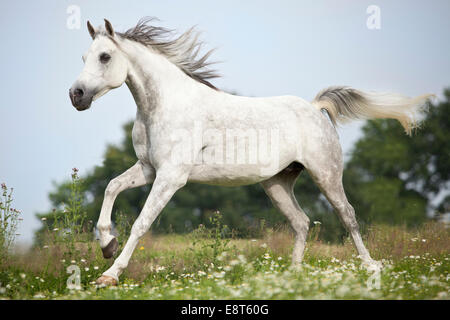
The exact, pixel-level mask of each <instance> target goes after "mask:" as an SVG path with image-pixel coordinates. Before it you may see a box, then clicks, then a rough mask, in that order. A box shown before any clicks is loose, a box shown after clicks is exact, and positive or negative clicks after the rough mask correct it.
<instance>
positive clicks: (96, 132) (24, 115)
mask: <svg viewBox="0 0 450 320" xmlns="http://www.w3.org/2000/svg"><path fill="white" fill-rule="evenodd" d="M373 4H374V5H377V6H379V7H380V9H381V29H380V30H369V29H368V28H367V26H366V20H367V18H368V14H367V13H366V9H367V7H368V6H369V5H373ZM69 5H78V6H79V7H80V9H81V29H79V30H77V29H75V30H70V29H68V28H67V27H66V20H67V17H68V14H67V13H66V10H67V7H68V6H69ZM449 12H450V1H448V0H443V1H437V0H433V1H392V0H389V1H381V0H371V1H365V0H358V1H356V0H353V1H352V0H345V1H298V0H296V1H287V0H284V1H283V0H280V1H261V0H259V1H250V0H246V1H234V0H233V1H231V0H229V1H222V2H221V3H219V2H218V1H206V0H204V1H192V0H191V1H126V2H125V1H120V2H119V1H110V0H109V1H76V0H72V1H61V0H58V1H56V0H54V1H23V0H19V1H2V2H1V3H0V33H1V41H2V44H1V51H0V65H1V71H2V78H1V80H0V92H1V97H2V98H1V102H0V130H1V136H0V182H5V183H7V185H8V186H11V187H14V189H15V190H14V194H15V197H14V198H15V200H14V206H15V207H16V208H17V209H20V210H22V213H23V218H24V221H23V222H22V224H21V228H20V233H21V234H22V235H21V237H20V238H19V239H20V240H21V241H29V240H31V239H32V231H33V229H35V228H37V227H38V226H39V221H38V220H37V219H36V218H35V217H34V214H35V212H37V211H45V210H47V209H49V201H48V199H47V194H48V192H49V191H50V190H52V181H57V182H60V181H62V180H64V179H66V178H68V177H69V176H70V171H71V168H72V167H78V168H79V169H80V173H81V174H84V173H86V172H87V171H88V170H90V169H92V168H93V167H94V166H95V165H100V164H101V163H102V155H103V152H104V150H105V147H106V144H107V143H118V142H119V141H120V140H121V139H122V124H123V123H125V122H126V121H128V120H130V119H133V117H134V114H135V111H136V107H135V104H134V101H133V99H132V97H131V94H130V93H129V91H128V89H127V88H126V86H123V87H121V88H119V89H117V90H114V91H112V92H110V93H108V95H106V96H104V97H102V98H101V99H100V100H98V101H97V102H95V103H94V105H93V106H92V108H91V110H89V111H86V112H77V111H76V110H75V109H74V108H73V107H72V106H71V104H70V101H69V98H68V89H69V87H70V86H71V85H72V83H73V81H74V80H75V79H76V77H77V76H78V74H79V73H80V71H81V69H82V60H81V55H82V54H83V53H84V52H85V51H86V49H87V48H88V47H89V45H90V42H91V39H90V37H89V35H88V33H87V31H86V28H85V24H86V20H87V19H89V20H90V21H91V22H92V23H93V24H94V25H98V24H100V23H102V22H103V18H108V19H109V20H110V21H111V22H112V23H113V25H114V27H115V28H116V30H119V31H123V30H125V29H127V28H129V27H131V26H133V25H134V24H135V23H136V22H137V21H138V20H139V18H141V17H142V16H156V17H159V18H160V19H161V20H162V22H161V24H162V25H163V26H166V27H169V28H175V29H177V30H180V31H182V30H185V29H186V28H188V27H190V26H192V25H197V26H198V29H199V30H202V31H203V40H205V41H206V42H207V43H208V45H209V47H217V48H218V50H217V52H216V53H215V57H214V58H215V59H216V60H220V61H223V63H221V64H219V65H217V66H216V67H217V68H218V70H219V71H220V73H221V74H222V75H223V78H221V79H218V80H215V81H214V82H213V83H214V84H215V85H217V86H218V87H220V88H222V89H225V90H232V91H236V92H238V93H239V94H241V95H252V96H272V95H283V94H292V95H297V96H300V97H302V98H305V99H308V100H310V99H312V98H313V97H314V96H315V94H316V93H317V92H318V91H319V90H320V89H322V88H324V87H326V86H329V85H337V84H345V85H351V86H354V87H356V88H360V89H365V90H381V91H396V92H401V93H404V94H407V95H418V94H422V93H427V92H432V93H436V94H438V95H440V94H441V93H442V90H443V88H444V87H445V86H448V85H450V59H449V56H450V47H449V46H450V41H449V31H450V16H449ZM361 124H362V122H355V123H352V124H350V125H348V126H346V127H344V128H342V129H340V135H341V142H342V145H343V148H344V151H345V152H348V151H349V150H350V149H351V147H352V145H353V143H354V142H355V141H356V140H357V138H358V137H359V135H360V133H359V128H360V126H361Z"/></svg>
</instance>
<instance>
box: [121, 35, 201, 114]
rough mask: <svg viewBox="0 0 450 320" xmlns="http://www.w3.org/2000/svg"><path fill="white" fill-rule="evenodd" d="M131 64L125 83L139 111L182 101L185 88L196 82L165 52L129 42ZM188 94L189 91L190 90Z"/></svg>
mask: <svg viewBox="0 0 450 320" xmlns="http://www.w3.org/2000/svg"><path fill="white" fill-rule="evenodd" d="M126 49H127V54H128V56H129V58H130V67H129V72H128V77H127V80H126V83H127V85H128V88H129V89H130V91H131V93H132V94H133V97H134V100H135V102H136V105H137V107H138V112H140V113H142V114H150V113H152V112H157V111H159V110H161V108H164V106H163V103H164V104H166V105H167V104H173V103H177V101H180V102H181V101H182V100H183V99H186V97H187V96H188V95H187V94H186V93H187V91H191V92H192V91H195V90H198V88H199V85H198V83H196V81H195V80H193V79H191V78H190V77H188V76H187V75H186V74H184V73H183V71H181V70H180V69H179V68H178V67H177V66H175V65H174V64H172V63H171V62H170V61H169V60H168V59H167V58H165V57H164V56H162V55H160V54H157V53H155V52H152V50H151V49H148V48H145V47H144V46H142V45H139V44H130V43H129V44H128V46H127V48H126ZM189 95H190V94H189Z"/></svg>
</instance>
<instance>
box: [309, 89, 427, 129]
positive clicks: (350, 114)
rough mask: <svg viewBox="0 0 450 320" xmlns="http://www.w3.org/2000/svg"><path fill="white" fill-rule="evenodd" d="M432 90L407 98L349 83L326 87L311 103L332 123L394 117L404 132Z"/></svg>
mask: <svg viewBox="0 0 450 320" xmlns="http://www.w3.org/2000/svg"><path fill="white" fill-rule="evenodd" d="M432 96H433V95H432V94H424V95H422V96H419V97H415V98H409V97H406V96H404V95H401V94H396V93H375V92H363V91H359V90H356V89H353V88H349V87H329V88H326V89H324V90H322V91H320V92H319V93H318V94H317V96H316V97H315V98H314V101H313V102H312V104H313V105H314V106H315V107H317V108H318V109H325V110H327V111H328V114H329V116H330V118H331V121H332V122H333V123H334V124H336V123H339V122H341V123H344V122H346V121H349V120H353V119H376V118H378V119H396V120H398V121H399V122H400V123H401V125H402V126H403V128H405V131H406V133H407V134H409V135H410V134H411V130H412V129H414V128H416V127H417V121H418V115H419V114H420V112H421V111H423V110H424V108H425V106H426V102H427V100H428V99H429V98H431V97H432Z"/></svg>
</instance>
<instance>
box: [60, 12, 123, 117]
mask: <svg viewBox="0 0 450 320" xmlns="http://www.w3.org/2000/svg"><path fill="white" fill-rule="evenodd" d="M87 27H88V30H89V34H90V35H91V37H92V39H93V40H94V41H93V42H92V45H91V47H90V48H89V50H88V52H87V53H86V54H84V55H83V61H84V68H83V71H82V72H81V74H80V76H79V77H78V79H77V80H76V81H75V83H74V84H73V86H72V88H70V90H69V96H70V100H71V101H72V104H73V106H74V107H75V108H76V109H77V110H78V111H82V110H86V109H88V108H89V107H90V106H91V103H92V101H93V100H96V99H97V98H99V97H100V96H102V95H104V94H105V93H107V92H108V91H109V90H111V89H114V88H117V87H120V86H121V85H122V84H123V83H124V82H125V80H126V78H127V72H128V60H127V58H126V57H125V55H124V53H123V52H122V51H121V50H120V49H119V48H118V45H117V36H116V35H115V33H114V30H113V28H112V25H111V23H110V22H109V21H108V20H106V19H105V31H100V32H99V31H96V30H95V29H94V28H93V27H92V25H91V24H90V22H89V21H88V23H87Z"/></svg>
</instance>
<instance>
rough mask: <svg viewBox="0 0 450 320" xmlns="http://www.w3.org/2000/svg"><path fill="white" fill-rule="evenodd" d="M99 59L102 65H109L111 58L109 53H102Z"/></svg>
mask: <svg viewBox="0 0 450 320" xmlns="http://www.w3.org/2000/svg"><path fill="white" fill-rule="evenodd" d="M99 59H100V62H101V63H107V62H108V61H109V60H110V59H111V56H110V55H109V54H107V53H102V54H101V55H100V57H99Z"/></svg>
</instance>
